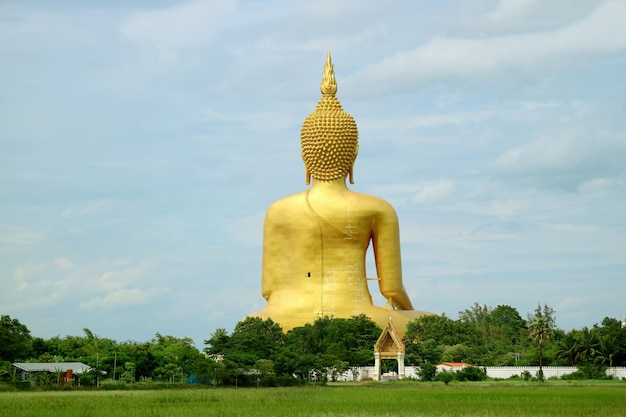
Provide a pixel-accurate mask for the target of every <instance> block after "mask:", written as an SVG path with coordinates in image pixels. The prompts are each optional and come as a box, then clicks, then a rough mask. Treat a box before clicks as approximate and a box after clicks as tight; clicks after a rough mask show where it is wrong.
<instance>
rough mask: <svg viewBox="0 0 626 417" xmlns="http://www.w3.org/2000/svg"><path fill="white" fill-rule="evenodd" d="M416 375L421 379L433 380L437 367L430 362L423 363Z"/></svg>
mask: <svg viewBox="0 0 626 417" xmlns="http://www.w3.org/2000/svg"><path fill="white" fill-rule="evenodd" d="M417 375H418V376H419V377H420V379H421V380H422V381H434V380H435V377H436V376H437V367H436V366H435V365H433V364H432V363H428V362H426V363H423V364H422V365H421V366H420V369H419V371H417Z"/></svg>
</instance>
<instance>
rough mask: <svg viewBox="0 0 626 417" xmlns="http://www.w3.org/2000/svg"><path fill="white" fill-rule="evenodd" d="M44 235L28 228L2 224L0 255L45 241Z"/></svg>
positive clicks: (0, 225)
mask: <svg viewBox="0 0 626 417" xmlns="http://www.w3.org/2000/svg"><path fill="white" fill-rule="evenodd" d="M43 237H44V236H43V235H42V234H41V233H39V232H36V231H34V230H32V229H29V228H26V227H19V226H13V225H9V224H0V253H10V252H15V251H19V250H23V249H24V248H25V247H27V246H31V245H33V244H35V243H37V242H39V241H41V240H42V239H43Z"/></svg>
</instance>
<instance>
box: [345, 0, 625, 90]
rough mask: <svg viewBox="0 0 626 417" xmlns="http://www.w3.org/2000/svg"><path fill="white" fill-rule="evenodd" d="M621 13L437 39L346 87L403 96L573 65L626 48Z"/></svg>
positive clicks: (620, 9) (609, 10)
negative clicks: (428, 87) (439, 84)
mask: <svg viewBox="0 0 626 417" xmlns="http://www.w3.org/2000/svg"><path fill="white" fill-rule="evenodd" d="M624 15H626V3H625V2H609V3H605V4H603V5H602V6H601V7H599V8H598V9H597V10H595V11H594V13H592V14H591V15H589V16H588V17H586V18H585V19H582V20H580V21H577V22H575V23H572V24H570V25H569V26H566V27H564V28H559V29H553V30H545V31H543V32H539V33H531V34H521V35H511V36H500V37H491V38H448V37H436V38H433V39H431V40H430V41H428V42H427V43H426V44H424V45H422V46H419V47H417V48H415V49H412V50H408V51H405V52H396V53H395V54H393V55H391V56H389V57H388V58H386V59H384V60H382V62H379V63H375V64H371V65H370V66H368V67H365V68H364V69H363V70H361V71H358V72H357V73H355V74H354V75H352V76H350V77H348V78H347V79H346V80H345V83H346V86H347V88H349V89H350V90H353V91H355V92H359V91H364V92H368V91H369V92H375V93H382V92H387V93H390V92H399V91H404V92H406V91H407V89H409V90H410V89H414V88H417V87H421V86H423V85H424V84H425V83H428V82H431V81H434V80H446V79H450V78H458V79H467V78H485V79H489V77H492V76H493V75H494V74H499V73H505V74H506V73H512V74H516V73H518V72H520V71H522V72H534V71H540V72H543V71H545V70H546V69H547V68H548V67H550V66H554V65H556V66H559V65H565V64H567V65H572V63H573V61H572V59H575V60H583V59H588V58H589V57H592V56H597V55H601V54H615V53H620V52H623V51H624V50H626V25H624V24H623V21H622V16H624Z"/></svg>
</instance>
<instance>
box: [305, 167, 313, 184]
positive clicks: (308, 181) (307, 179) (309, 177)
mask: <svg viewBox="0 0 626 417" xmlns="http://www.w3.org/2000/svg"><path fill="white" fill-rule="evenodd" d="M304 175H305V176H306V185H311V173H310V172H309V169H308V168H307V169H306V174H304Z"/></svg>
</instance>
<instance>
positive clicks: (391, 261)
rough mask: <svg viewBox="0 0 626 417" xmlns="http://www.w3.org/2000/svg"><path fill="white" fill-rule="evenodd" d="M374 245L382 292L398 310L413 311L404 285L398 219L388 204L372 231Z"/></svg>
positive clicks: (377, 218)
mask: <svg viewBox="0 0 626 417" xmlns="http://www.w3.org/2000/svg"><path fill="white" fill-rule="evenodd" d="M372 243H373V246H374V256H375V262H376V271H377V273H378V278H379V288H380V292H381V293H382V295H383V296H384V297H385V298H387V299H388V300H389V301H391V302H392V303H393V305H394V306H395V307H396V308H397V309H399V310H412V309H413V305H412V304H411V300H410V299H409V296H408V294H407V292H406V290H405V289H404V286H403V285H402V261H401V256H400V228H399V224H398V217H397V215H396V212H395V210H394V209H393V207H391V205H389V204H387V203H386V204H385V205H384V209H383V210H381V211H380V212H379V213H378V215H377V216H376V221H375V222H374V225H373V229H372Z"/></svg>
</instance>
